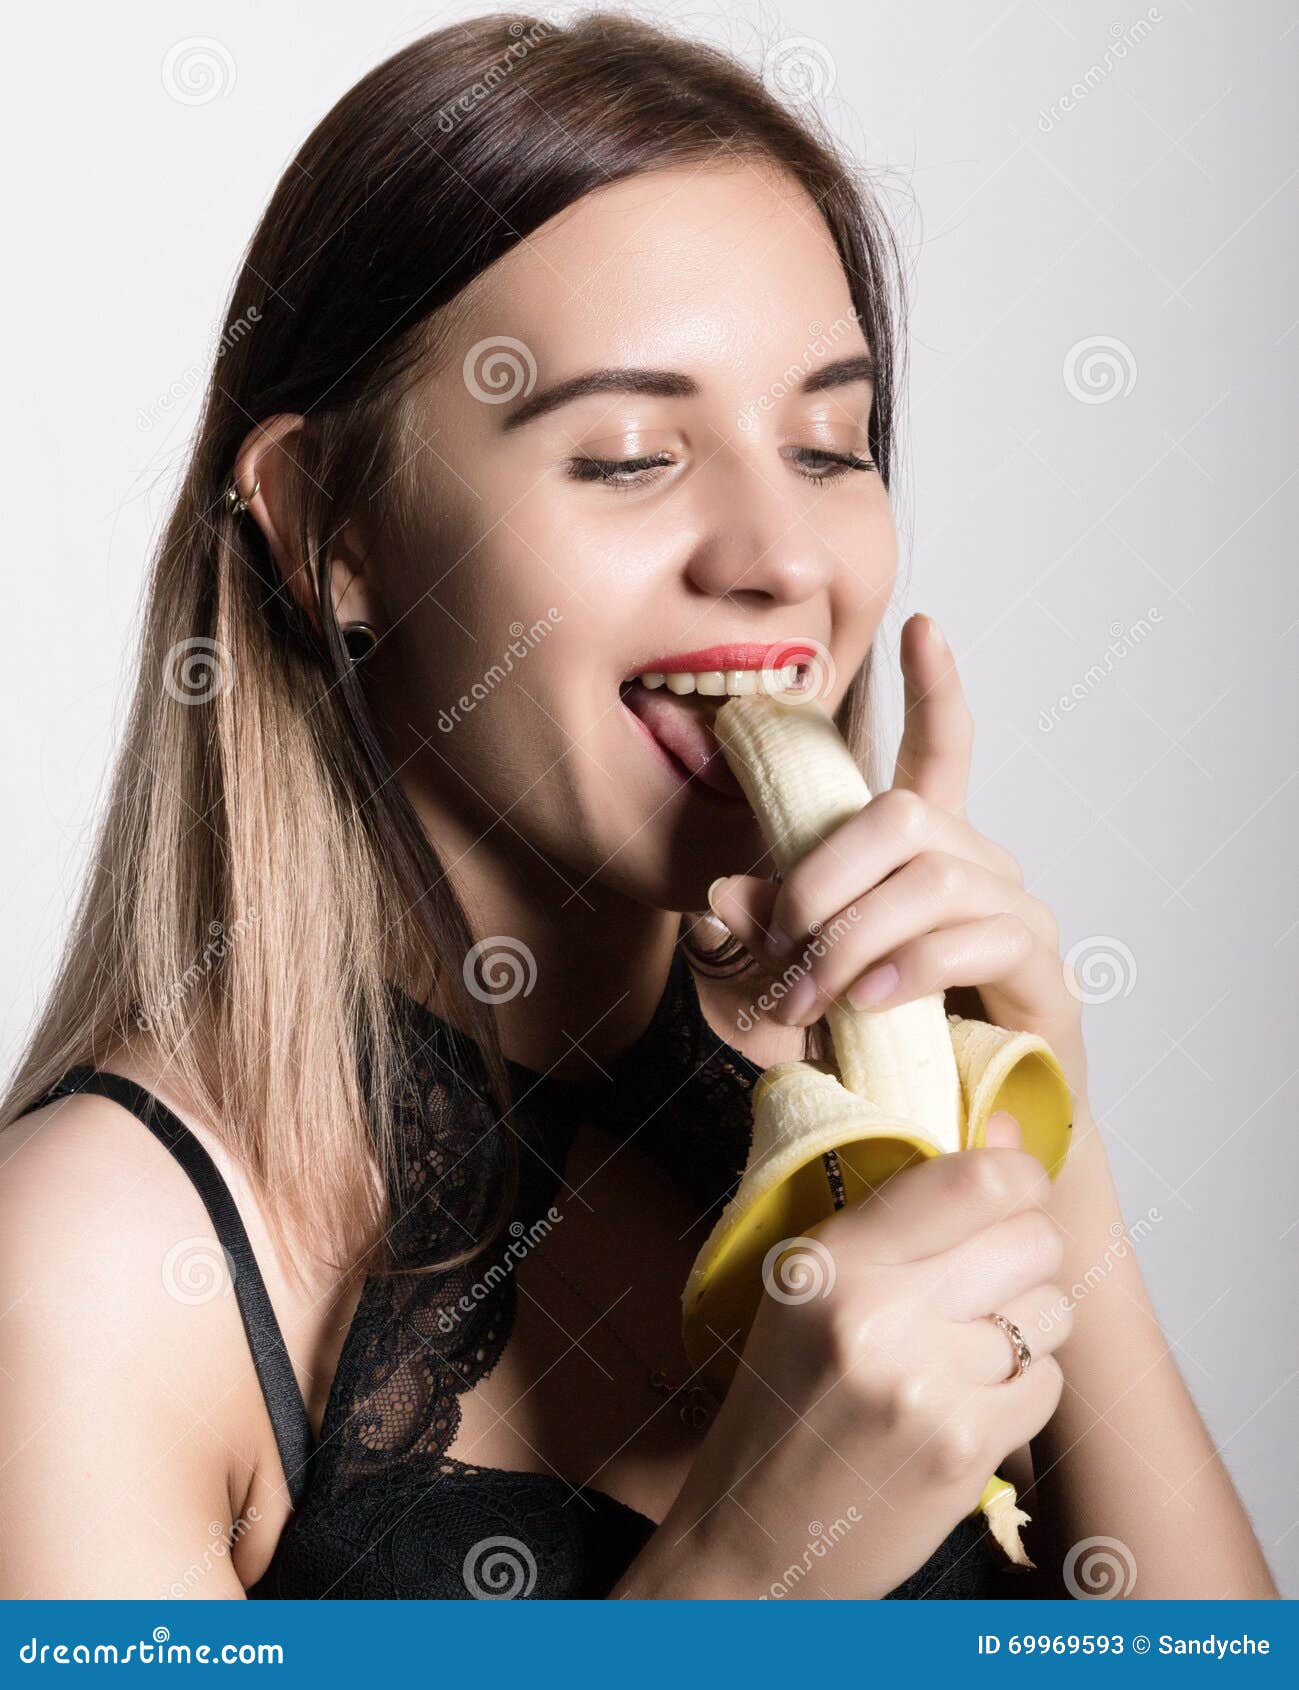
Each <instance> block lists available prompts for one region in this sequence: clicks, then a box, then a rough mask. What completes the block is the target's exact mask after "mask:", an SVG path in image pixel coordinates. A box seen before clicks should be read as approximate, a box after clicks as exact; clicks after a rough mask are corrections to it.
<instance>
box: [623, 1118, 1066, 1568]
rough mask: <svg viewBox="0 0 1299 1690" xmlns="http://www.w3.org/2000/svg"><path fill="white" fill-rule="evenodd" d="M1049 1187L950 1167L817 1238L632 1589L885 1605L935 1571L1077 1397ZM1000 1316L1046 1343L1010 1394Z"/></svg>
mask: <svg viewBox="0 0 1299 1690" xmlns="http://www.w3.org/2000/svg"><path fill="white" fill-rule="evenodd" d="M1017 1136H1018V1135H1017V1133H1015V1134H1013V1136H1012V1137H1011V1140H1010V1142H1012V1143H1013V1142H1014V1141H1015V1139H1016V1138H1017ZM1048 1190H1049V1182H1048V1180H1047V1176H1046V1174H1045V1172H1044V1171H1043V1169H1042V1167H1041V1165H1040V1163H1038V1162H1037V1161H1036V1160H1035V1159H1034V1158H1033V1157H1032V1156H1030V1155H1029V1154H1028V1153H1027V1152H1026V1151H1023V1150H1019V1149H1010V1148H1005V1149H1003V1148H997V1149H981V1150H970V1151H963V1152H960V1153H958V1154H954V1155H947V1156H939V1157H935V1158H934V1159H933V1160H931V1161H928V1162H925V1163H922V1164H921V1165H919V1166H917V1167H913V1168H909V1169H907V1170H906V1171H905V1172H903V1173H901V1174H898V1175H896V1176H895V1177H894V1178H893V1179H892V1180H891V1181H889V1183H888V1185H887V1187H886V1188H885V1189H884V1190H883V1191H882V1192H880V1193H877V1194H876V1195H875V1196H874V1197H873V1198H872V1199H871V1200H870V1201H869V1202H868V1203H866V1204H865V1205H863V1206H862V1207H860V1208H855V1209H844V1210H841V1211H839V1212H838V1213H836V1214H835V1215H833V1216H832V1217H831V1218H830V1219H828V1220H826V1221H823V1222H821V1223H820V1224H819V1225H818V1226H816V1227H814V1228H813V1229H812V1231H811V1233H810V1234H809V1238H810V1240H811V1241H812V1242H811V1244H810V1245H809V1244H808V1243H807V1242H806V1241H805V1242H803V1243H802V1244H801V1245H799V1246H797V1249H798V1250H799V1252H800V1253H801V1254H802V1255H803V1256H804V1258H805V1259H804V1261H803V1263H802V1264H801V1265H802V1268H803V1269H804V1270H805V1276H804V1277H803V1278H801V1279H797V1280H794V1281H791V1280H789V1278H788V1271H789V1267H790V1265H791V1264H792V1262H793V1256H792V1255H791V1254H786V1255H785V1256H784V1257H782V1258H781V1259H780V1261H778V1262H777V1263H776V1264H775V1269H774V1272H773V1274H772V1275H771V1276H770V1279H769V1283H768V1287H767V1290H768V1294H767V1295H765V1296H764V1297H763V1299H762V1305H761V1307H760V1309H759V1312H758V1315H757V1318H756V1319H755V1321H754V1324H753V1327H752V1329H751V1331H750V1333H749V1336H748V1339H747V1341H746V1343H745V1345H744V1349H743V1352H742V1358H741V1360H740V1364H739V1368H738V1371H737V1373H736V1376H735V1379H734V1382H733V1384H732V1385H731V1387H730V1390H729V1392H728V1393H727V1396H726V1400H725V1402H724V1403H723V1405H722V1407H721V1409H720V1411H719V1413H718V1415H717V1418H716V1420H715V1421H714V1423H713V1426H712V1427H711V1429H710V1430H709V1433H708V1435H707V1437H706V1438H705V1439H704V1441H703V1443H702V1444H701V1445H700V1448H699V1453H698V1455H697V1457H696V1459H695V1461H694V1463H693V1465H692V1467H691V1470H690V1472H689V1474H688V1476H687V1478H686V1481H685V1484H684V1485H683V1486H682V1489H681V1492H680V1494H679V1496H678V1498H677V1500H676V1502H675V1504H674V1505H673V1508H672V1510H671V1511H670V1514H669V1517H668V1519H667V1520H665V1521H664V1523H663V1525H662V1526H661V1527H660V1529H659V1531H658V1532H657V1533H656V1534H655V1538H654V1540H652V1543H651V1545H650V1547H649V1549H648V1550H647V1552H646V1554H645V1555H644V1556H643V1557H642V1558H641V1561H643V1562H644V1566H643V1567H642V1565H641V1561H638V1562H637V1564H636V1565H637V1569H639V1571H634V1572H633V1574H632V1575H631V1576H629V1579H628V1581H626V1585H627V1588H626V1594H628V1595H638V1594H641V1593H642V1592H641V1590H640V1589H639V1588H637V1586H639V1585H640V1584H641V1582H642V1579H643V1578H644V1577H646V1576H647V1577H648V1578H649V1580H650V1582H651V1583H655V1584H657V1587H658V1588H657V1591H656V1593H657V1594H661V1595H667V1596H671V1595H690V1594H702V1595H719V1596H741V1597H742V1596H746V1595H747V1596H761V1595H764V1594H771V1593H773V1591H774V1593H775V1594H778V1595H784V1596H806V1597H826V1596H830V1597H858V1598H860V1597H881V1596H885V1595H887V1594H888V1592H889V1591H891V1590H893V1589H895V1588H896V1587H897V1586H898V1585H899V1584H901V1583H902V1582H903V1580H904V1579H906V1578H907V1577H908V1576H909V1575H910V1574H911V1573H913V1572H915V1571H916V1570H917V1569H918V1568H919V1567H921V1566H923V1565H924V1563H925V1562H926V1561H927V1560H928V1558H929V1557H930V1555H931V1554H932V1553H933V1552H934V1550H935V1549H936V1548H937V1547H938V1545H939V1544H940V1543H942V1541H943V1539H944V1538H946V1537H947V1536H948V1534H949V1533H950V1532H951V1531H952V1530H953V1529H954V1527H955V1526H956V1525H957V1524H958V1523H959V1522H960V1520H961V1519H962V1518H963V1516H965V1515H967V1514H969V1513H971V1512H972V1511H973V1510H974V1509H975V1508H977V1506H978V1502H979V1497H980V1495H981V1493H982V1491H983V1488H984V1486H985V1484H986V1483H987V1481H988V1479H989V1478H991V1477H992V1475H993V1473H994V1472H995V1471H996V1469H997V1467H998V1466H999V1465H1000V1463H1001V1462H1002V1461H1004V1460H1005V1458H1006V1457H1007V1455H1009V1454H1010V1452H1011V1451H1012V1450H1015V1449H1018V1448H1020V1447H1021V1446H1022V1445H1024V1444H1026V1443H1027V1442H1028V1441H1029V1439H1030V1438H1032V1437H1034V1436H1035V1435H1036V1434H1037V1433H1038V1432H1039V1431H1040V1430H1041V1429H1042V1427H1043V1426H1044V1425H1045V1424H1046V1422H1047V1421H1048V1420H1049V1419H1050V1418H1051V1415H1052V1414H1053V1413H1054V1412H1055V1407H1056V1404H1057V1402H1058V1401H1059V1398H1060V1391H1061V1386H1062V1376H1061V1372H1060V1368H1059V1366H1058V1364H1057V1363H1056V1361H1055V1360H1054V1358H1053V1357H1052V1355H1051V1352H1052V1351H1053V1350H1055V1349H1056V1348H1057V1347H1058V1346H1059V1345H1060V1344H1061V1343H1062V1342H1063V1341H1064V1339H1065V1338H1066V1337H1067V1336H1068V1330H1069V1321H1068V1312H1067V1310H1068V1304H1067V1300H1065V1299H1063V1298H1062V1295H1061V1293H1060V1291H1059V1290H1058V1289H1057V1288H1056V1287H1055V1286H1053V1284H1052V1279H1053V1277H1054V1276H1055V1274H1056V1273H1057V1272H1058V1270H1059V1267H1060V1264H1061V1259H1062V1242H1061V1237H1060V1234H1059V1231H1058V1229H1057V1228H1056V1225H1055V1223H1054V1222H1053V1221H1052V1220H1051V1219H1050V1218H1049V1216H1048V1215H1047V1214H1046V1212H1045V1209H1044V1204H1045V1203H1046V1200H1047V1195H1048ZM782 1266H783V1267H784V1269H785V1274H786V1279H785V1284H786V1285H788V1286H789V1288H790V1290H795V1289H797V1290H798V1292H799V1296H800V1300H798V1301H794V1300H792V1299H791V1297H790V1296H789V1294H788V1293H787V1292H782V1288H781V1268H782ZM818 1273H819V1274H820V1276H821V1278H820V1283H819V1285H818V1286H817V1292H816V1294H813V1295H812V1296H811V1297H810V1298H807V1299H806V1300H802V1291H803V1290H804V1289H805V1288H806V1283H807V1279H806V1275H812V1276H815V1275H816V1274H818ZM994 1313H995V1314H1002V1315H1005V1316H1006V1317H1007V1318H1008V1319H1010V1320H1012V1321H1014V1322H1015V1324H1016V1325H1017V1326H1019V1327H1020V1329H1021V1330H1022V1331H1023V1332H1024V1333H1025V1334H1026V1335H1027V1336H1028V1337H1029V1341H1030V1343H1031V1346H1032V1351H1033V1360H1032V1363H1031V1365H1030V1366H1029V1368H1028V1369H1027V1370H1026V1371H1025V1372H1024V1373H1023V1374H1022V1375H1021V1376H1020V1377H1019V1378H1018V1379H1015V1380H1013V1381H1012V1380H1011V1379H1010V1375H1011V1373H1012V1372H1013V1368H1014V1353H1013V1351H1012V1348H1011V1345H1010V1341H1009V1339H1008V1338H1007V1336H1006V1334H1005V1333H1004V1332H1002V1331H1001V1329H1000V1328H999V1327H997V1326H996V1325H995V1324H994V1323H993V1321H992V1320H991V1319H989V1318H988V1317H989V1316H990V1315H992V1314H994ZM687 1563H689V1565H690V1568H691V1572H690V1574H689V1575H688V1576H687V1575H686V1574H685V1573H684V1568H685V1566H686V1564H687ZM793 1569H797V1573H796V1574H795V1573H794V1571H793ZM700 1574H702V1578H700ZM687 1585H693V1586H694V1589H693V1590H692V1589H688V1588H686V1587H687ZM622 1593H623V1589H622V1587H620V1588H619V1590H618V1591H617V1592H615V1594H622Z"/></svg>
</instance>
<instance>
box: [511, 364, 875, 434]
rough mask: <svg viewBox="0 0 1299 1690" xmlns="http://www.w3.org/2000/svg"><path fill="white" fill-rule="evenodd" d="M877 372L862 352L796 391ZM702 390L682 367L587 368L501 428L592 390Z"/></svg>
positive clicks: (534, 397)
mask: <svg viewBox="0 0 1299 1690" xmlns="http://www.w3.org/2000/svg"><path fill="white" fill-rule="evenodd" d="M877 371H878V366H877V365H876V362H875V359H874V357H873V356H872V355H871V353H869V352H858V353H854V354H853V355H852V356H851V357H848V358H837V359H836V360H835V361H834V362H833V363H832V364H823V365H821V367H820V368H819V369H815V370H811V371H809V372H808V374H807V375H805V376H804V377H803V379H802V381H801V382H799V384H798V386H797V387H796V389H795V391H796V392H799V393H823V392H825V390H826V389H827V388H831V387H847V386H849V385H850V384H851V383H852V382H856V381H866V382H873V381H874V380H875V377H876V374H877ZM698 392H699V383H698V382H697V381H695V380H694V378H693V377H692V376H688V375H684V374H682V373H681V372H680V371H679V370H647V369H632V368H624V369H603V370H587V371H585V372H584V373H583V374H582V375H580V376H570V377H569V379H568V380H567V381H560V382H556V383H555V384H554V386H553V387H543V388H542V389H541V391H540V392H538V393H532V394H529V396H528V397H527V398H526V399H525V400H524V401H523V403H522V404H521V405H517V406H516V407H515V408H514V410H512V411H510V412H509V413H508V415H506V416H504V417H502V419H501V430H502V432H503V433H507V434H508V433H509V432H510V431H511V430H512V429H516V428H522V427H523V425H524V424H525V423H530V422H533V421H535V420H536V418H537V417H541V416H545V415H546V414H547V413H548V412H550V411H556V410H558V409H559V407H560V406H561V405H569V404H572V402H573V401H574V400H575V399H585V398H587V397H588V395H590V394H592V393H647V394H649V395H651V397H653V398H655V399H693V398H695V397H696V396H697V394H698Z"/></svg>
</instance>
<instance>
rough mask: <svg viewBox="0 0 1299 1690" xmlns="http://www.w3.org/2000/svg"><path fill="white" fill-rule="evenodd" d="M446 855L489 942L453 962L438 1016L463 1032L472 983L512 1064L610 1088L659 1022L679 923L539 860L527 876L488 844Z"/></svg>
mask: <svg viewBox="0 0 1299 1690" xmlns="http://www.w3.org/2000/svg"><path fill="white" fill-rule="evenodd" d="M439 831H442V830H439ZM440 850H441V852H442V855H443V861H444V862H445V863H450V864H452V865H453V867H452V869H451V870H449V871H448V872H449V873H450V878H451V880H452V883H453V885H454V887H455V890H456V893H457V895H458V897H459V898H460V900H461V903H462V904H463V906H464V908H465V911H466V913H467V915H468V918H469V923H470V927H471V929H472V931H473V932H474V933H475V934H476V935H480V936H481V937H480V938H479V941H478V944H477V946H476V947H475V951H474V952H472V953H471V955H470V958H469V959H466V958H463V957H453V958H447V959H446V964H447V966H446V968H445V969H444V971H443V975H444V980H443V986H442V989H441V990H440V991H439V993H438V994H437V996H436V997H435V999H434V1000H433V1001H432V1002H431V1003H430V1005H429V1007H430V1008H431V1009H433V1010H434V1011H435V1013H437V1014H439V1015H441V1016H443V1017H444V1018H445V1019H447V1020H449V1021H452V1022H455V1021H456V1020H457V1015H456V1012H455V1009H454V1003H453V998H452V993H453V992H458V991H459V990H460V989H461V986H462V983H463V985H467V986H468V987H469V990H470V991H471V992H473V994H474V995H475V996H476V997H478V998H479V999H480V1000H481V1001H483V1002H485V1003H487V1004H489V1005H490V1006H491V1007H492V1009H493V1010H494V1011H495V1014H496V1019H497V1025H498V1027H499V1029H500V1035H501V1048H502V1050H503V1051H504V1054H505V1055H506V1056H507V1057H508V1058H510V1059H511V1060H512V1061H514V1062H518V1063H521V1064H522V1065H523V1066H524V1067H527V1068H533V1069H536V1070H538V1071H539V1072H541V1073H549V1074H554V1075H555V1076H556V1077H558V1078H561V1079H566V1080H583V1079H597V1078H599V1077H601V1075H602V1074H603V1072H604V1068H605V1066H606V1065H607V1063H608V1061H609V1059H610V1058H612V1057H614V1056H617V1055H618V1054H619V1053H620V1052H622V1051H624V1050H626V1049H627V1048H628V1047H629V1046H630V1045H632V1044H633V1043H635V1041H636V1039H637V1038H638V1037H639V1035H640V1034H641V1033H642V1032H643V1031H644V1029H645V1028H646V1027H647V1026H648V1024H649V1021H650V1018H651V1017H652V1016H653V1013H654V1010H655V1007H656V1006H657V1004H658V1002H659V999H660V998H661V996H662V994H663V991H664V988H665V986H666V984H667V978H668V971H669V969H670V968H671V965H672V955H673V950H674V947H675V944H676V939H677V933H678V928H679V924H680V917H679V916H678V915H676V914H675V913H674V912H673V911H671V910H657V909H653V908H650V907H648V906H647V905H645V904H640V903H636V902H634V901H633V900H632V899H629V898H624V897H622V896H620V895H619V894H617V893H616V892H612V891H610V890H609V889H608V888H607V887H603V886H600V885H598V884H596V883H595V882H593V881H592V882H588V883H587V884H585V885H583V884H580V883H579V882H578V881H577V879H576V878H575V877H574V876H573V875H572V874H571V873H566V872H565V871H561V870H560V869H559V868H557V867H556V866H555V865H554V864H552V863H550V862H548V861H546V860H545V859H543V858H542V857H540V856H538V855H537V854H535V853H529V855H528V860H527V862H526V864H525V863H522V862H519V861H516V860H515V859H513V858H511V857H510V856H509V855H508V854H507V853H505V852H504V851H498V850H494V849H491V848H490V846H489V844H488V842H486V841H484V840H482V839H479V840H478V841H476V843H475V844H474V847H473V850H472V851H468V850H463V851H461V852H459V853H457V852H456V850H455V848H454V845H443V844H441V842H440Z"/></svg>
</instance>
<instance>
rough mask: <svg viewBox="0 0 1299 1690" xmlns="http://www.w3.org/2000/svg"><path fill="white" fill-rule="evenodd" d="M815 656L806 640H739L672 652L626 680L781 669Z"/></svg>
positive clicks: (642, 666)
mask: <svg viewBox="0 0 1299 1690" xmlns="http://www.w3.org/2000/svg"><path fill="white" fill-rule="evenodd" d="M815 656H816V647H815V646H814V645H809V644H808V642H807V641H806V640H776V641H772V642H770V643H765V644H761V645H759V644H756V643H754V642H751V641H741V642H739V643H737V644H734V645H708V646H701V647H700V648H699V649H698V650H697V651H674V652H670V653H669V654H668V655H667V656H666V657H655V658H652V659H650V660H649V661H647V662H645V663H640V664H638V665H637V666H636V668H635V669H633V670H632V671H631V673H630V674H629V675H628V676H627V677H626V679H627V680H629V681H631V680H635V678H636V676H637V675H652V674H658V675H683V674H698V673H699V672H701V671H703V670H707V669H723V670H725V669H783V668H785V667H786V666H787V665H789V664H791V663H804V662H806V661H807V660H808V659H809V658H812V657H815Z"/></svg>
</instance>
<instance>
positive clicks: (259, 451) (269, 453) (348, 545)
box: [234, 413, 378, 633]
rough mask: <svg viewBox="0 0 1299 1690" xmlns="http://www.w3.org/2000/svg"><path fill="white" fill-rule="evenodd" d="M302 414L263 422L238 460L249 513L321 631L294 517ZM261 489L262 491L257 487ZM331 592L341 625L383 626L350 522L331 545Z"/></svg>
mask: <svg viewBox="0 0 1299 1690" xmlns="http://www.w3.org/2000/svg"><path fill="white" fill-rule="evenodd" d="M302 424H303V419H302V417H301V416H296V415H290V414H287V413H286V414H284V415H281V416H275V417H271V418H269V419H268V420H267V421H266V422H263V423H258V425H257V426H256V428H254V429H252V430H251V432H250V433H249V434H248V436H247V438H246V439H245V440H244V443H243V445H242V446H241V447H240V448H239V452H238V455H237V456H236V458H235V472H234V480H235V485H236V487H237V488H238V489H239V495H240V497H241V498H243V499H246V500H247V501H248V505H247V511H246V514H247V516H249V517H250V518H251V519H252V520H253V521H254V522H256V524H257V526H258V527H259V528H260V529H261V531H262V534H263V536H264V538H265V540H266V545H267V548H268V549H269V551H270V554H271V558H272V561H273V562H274V564H275V567H276V569H277V570H278V571H279V573H280V578H281V579H282V580H283V582H284V585H285V587H286V588H287V589H288V591H289V592H290V593H291V594H292V595H293V598H294V600H295V601H296V603H297V604H298V606H299V607H300V608H301V609H302V610H303V611H304V612H305V614H306V615H307V617H308V618H309V619H310V622H311V625H312V627H313V628H314V629H315V630H316V632H317V633H320V632H321V627H320V610H319V605H318V603H317V598H316V583H315V580H314V578H313V576H312V574H311V571H310V570H309V569H308V568H307V561H306V559H305V558H304V557H303V556H302V555H301V552H300V550H299V548H298V533H297V525H296V523H295V521H294V517H293V513H294V512H295V511H296V510H297V509H298V507H299V499H298V492H297V485H296V483H297V478H298V476H299V474H300V473H301V472H300V470H299V467H298V461H297V454H296V451H295V447H296V444H297V440H298V437H299V435H300V434H301V431H302ZM254 487H256V489H257V491H256V493H253V488H254ZM329 561H330V592H331V594H332V596H333V601H334V614H335V617H336V619H337V621H338V624H339V627H340V628H342V629H344V630H346V628H347V626H348V624H349V623H355V622H364V623H366V624H368V625H369V626H371V627H374V628H376V629H377V628H378V622H377V620H376V618H377V615H378V608H377V605H376V604H375V603H374V602H373V594H372V589H371V583H370V579H369V576H368V573H367V568H366V553H365V549H364V546H363V544H362V541H361V537H360V534H359V532H358V530H357V528H356V526H355V525H354V524H353V523H348V524H346V526H345V527H344V528H343V529H342V530H341V532H339V533H338V534H336V535H334V536H333V537H332V539H331V540H330V543H329Z"/></svg>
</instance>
